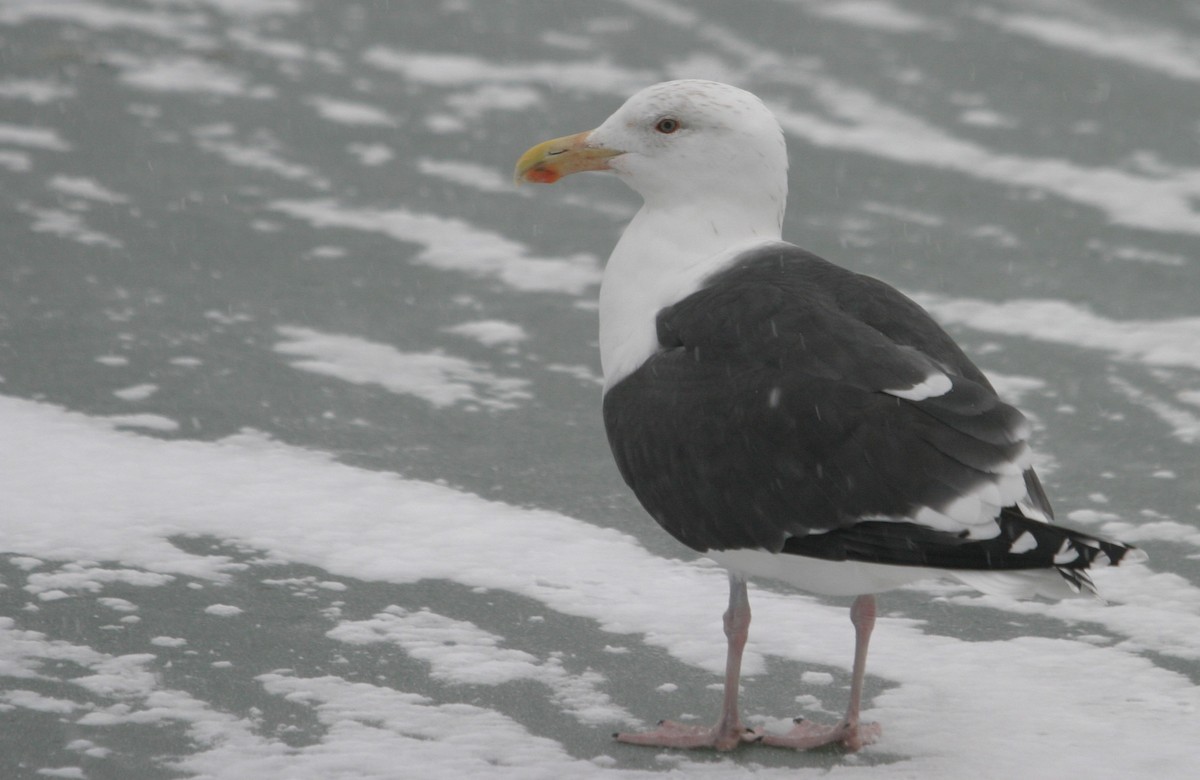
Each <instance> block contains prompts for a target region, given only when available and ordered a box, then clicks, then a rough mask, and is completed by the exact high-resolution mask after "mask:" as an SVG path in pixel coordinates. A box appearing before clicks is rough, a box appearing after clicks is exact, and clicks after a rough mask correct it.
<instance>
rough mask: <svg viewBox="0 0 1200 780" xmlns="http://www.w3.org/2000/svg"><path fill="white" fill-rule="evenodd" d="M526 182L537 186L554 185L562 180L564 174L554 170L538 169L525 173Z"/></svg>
mask: <svg viewBox="0 0 1200 780" xmlns="http://www.w3.org/2000/svg"><path fill="white" fill-rule="evenodd" d="M524 176H525V180H526V181H531V182H534V183H535V184H553V183H554V182H556V181H558V180H559V179H561V178H562V174H560V173H559V172H558V171H556V170H553V169H552V168H543V167H540V166H539V167H537V168H533V169H531V170H528V171H525V174H524Z"/></svg>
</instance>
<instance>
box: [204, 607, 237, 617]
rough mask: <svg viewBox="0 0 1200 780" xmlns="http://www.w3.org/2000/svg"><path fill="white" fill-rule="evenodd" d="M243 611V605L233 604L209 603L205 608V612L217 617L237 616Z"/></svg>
mask: <svg viewBox="0 0 1200 780" xmlns="http://www.w3.org/2000/svg"><path fill="white" fill-rule="evenodd" d="M243 611H244V610H243V609H242V608H241V607H235V606H233V605H232V604H209V605H208V606H207V607H205V608H204V614H206V615H215V616H216V617H236V616H238V615H240V614H242V612H243Z"/></svg>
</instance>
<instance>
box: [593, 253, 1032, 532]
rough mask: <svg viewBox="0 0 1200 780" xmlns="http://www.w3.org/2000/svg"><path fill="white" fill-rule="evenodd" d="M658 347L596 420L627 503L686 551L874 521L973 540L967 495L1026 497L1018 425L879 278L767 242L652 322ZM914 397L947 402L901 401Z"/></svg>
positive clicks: (974, 516)
mask: <svg viewBox="0 0 1200 780" xmlns="http://www.w3.org/2000/svg"><path fill="white" fill-rule="evenodd" d="M658 338H659V342H660V347H661V348H660V351H659V352H658V353H656V354H655V355H654V356H652V357H651V358H650V359H648V360H647V361H646V362H645V363H644V364H643V365H642V366H641V367H640V368H639V369H638V370H636V371H634V372H633V373H631V374H630V375H628V376H627V377H625V378H624V379H622V380H621V381H620V382H618V383H616V384H615V385H614V386H612V387H611V388H609V390H608V392H607V393H606V394H605V398H604V418H605V425H606V429H607V432H608V437H609V443H610V445H611V447H612V450H613V454H614V455H615V457H616V460H617V464H618V467H619V468H620V470H621V473H622V475H623V476H624V478H625V480H626V481H627V482H628V483H629V485H630V486H631V487H632V488H633V490H634V492H635V493H636V494H637V496H638V498H639V500H640V501H641V502H642V504H643V505H644V506H645V507H646V509H647V510H648V511H649V512H650V514H651V515H653V516H654V517H655V519H656V520H658V522H659V523H660V524H662V525H663V527H664V528H666V530H667V531H669V532H670V533H671V534H673V535H674V536H675V537H676V538H677V539H679V540H680V541H682V542H683V543H685V544H687V545H689V546H690V547H692V548H694V549H697V550H701V551H704V550H709V549H731V548H743V547H756V548H764V549H768V550H772V551H780V550H782V548H783V545H784V543H785V541H786V540H787V539H789V538H792V537H801V536H805V535H807V534H809V533H812V532H822V531H829V530H832V529H839V528H847V527H849V526H852V525H853V524H855V523H857V522H859V521H862V520H869V519H879V518H892V519H899V518H910V519H912V520H913V521H914V522H916V523H918V524H923V525H924V526H926V527H929V528H933V529H934V530H936V531H938V532H941V533H946V534H950V535H960V534H961V535H962V536H969V535H970V534H971V532H972V530H973V527H974V526H977V524H978V523H979V522H980V517H979V516H978V513H977V512H975V510H974V509H972V508H971V506H973V501H974V499H975V498H977V497H980V496H982V497H984V498H985V499H992V500H996V499H997V497H999V498H1000V499H1002V500H998V503H1013V500H1015V499H1012V500H1010V499H1011V494H1013V491H1014V487H1013V485H1014V483H1016V484H1017V485H1018V488H1017V489H1016V490H1017V492H1019V493H1020V494H1022V497H1023V496H1024V493H1025V492H1026V491H1025V487H1024V486H1025V480H1024V479H1023V477H1022V469H1023V468H1024V466H1023V465H1022V464H1023V462H1024V459H1025V456H1026V449H1027V448H1026V444H1025V438H1026V436H1027V435H1028V426H1027V424H1026V422H1025V420H1024V418H1023V417H1022V415H1021V414H1020V413H1019V412H1018V411H1017V410H1016V409H1014V408H1012V407H1011V406H1008V405H1007V404H1004V403H1003V402H1001V401H1000V400H999V398H997V396H996V394H995V392H994V391H993V390H992V388H991V386H990V385H989V384H988V382H987V380H986V378H984V376H983V374H982V373H981V372H980V371H979V370H978V369H977V368H976V367H975V366H974V365H973V364H972V363H971V362H970V360H968V359H967V358H966V356H965V355H964V354H963V353H962V351H961V350H960V349H959V348H958V347H957V345H955V344H954V342H953V340H951V339H950V337H949V336H948V335H947V334H946V333H945V332H944V331H943V330H942V329H941V328H940V327H939V326H938V325H937V324H936V323H935V322H934V321H933V320H932V319H931V318H930V317H929V315H928V314H926V313H925V311H924V310H922V309H921V308H920V307H919V306H917V305H916V304H915V303H913V302H912V301H911V300H909V299H908V298H906V297H904V296H903V295H901V294H900V293H899V292H897V291H896V290H894V289H893V288H891V287H889V286H887V285H886V284H883V283H882V282H879V281H877V280H874V279H870V278H868V277H863V276H860V275H858V274H854V273H852V272H849V271H846V270H844V269H841V268H838V267H837V266H834V265H832V264H830V263H827V262H825V261H823V260H821V259H819V258H817V257H815V256H813V255H811V254H809V253H806V252H804V251H803V250H800V249H798V248H793V247H786V246H781V247H779V248H772V249H770V250H767V251H760V252H758V253H756V254H755V255H753V256H750V257H745V258H742V259H741V260H740V261H738V262H736V263H735V264H734V266H733V267H731V268H729V269H727V270H725V271H722V272H720V273H719V274H717V275H715V276H714V277H712V278H711V279H709V280H708V282H707V284H706V285H705V286H704V287H703V288H702V289H701V290H699V291H698V292H696V293H694V294H692V295H690V296H688V297H687V298H685V299H684V300H682V301H680V302H678V303H676V304H675V305H673V306H670V307H668V308H666V309H664V310H663V311H662V312H660V314H659V317H658ZM936 376H942V377H944V379H942V380H939V381H938V382H932V383H931V382H930V377H936ZM947 380H948V381H947ZM939 383H940V384H942V385H944V388H943V387H938V386H937V385H939ZM922 386H929V387H932V388H933V389H934V390H940V389H944V392H941V393H940V394H934V395H930V396H929V397H921V392H920V391H919V390H917V391H915V392H911V393H910V394H911V395H912V396H913V397H912V398H905V397H901V395H903V394H904V393H905V392H906V391H912V390H913V388H918V389H919V388H921V387H922ZM896 393H900V394H901V395H897V394H896ZM964 498H966V499H967V500H966V501H965V502H964V500H963V499H964ZM964 503H965V505H967V508H966V509H964V508H963V507H964ZM964 513H965V514H964ZM985 514H987V515H988V516H987V518H986V519H987V520H989V521H990V520H991V519H992V518H994V517H995V516H998V515H999V506H996V508H995V512H993V513H990V514H989V513H986V512H985ZM974 530H977V531H982V533H981V535H986V534H987V533H988V531H987V530H986V529H980V528H978V527H974ZM991 533H993V534H994V533H995V529H994V527H993V528H992V529H991Z"/></svg>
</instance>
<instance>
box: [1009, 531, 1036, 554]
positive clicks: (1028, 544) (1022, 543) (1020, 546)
mask: <svg viewBox="0 0 1200 780" xmlns="http://www.w3.org/2000/svg"><path fill="white" fill-rule="evenodd" d="M1037 546H1038V543H1037V539H1034V538H1033V534H1031V533H1029V532H1028V531H1026V532H1025V533H1023V534H1021V535H1020V536H1018V537H1017V538H1016V539H1014V540H1013V543H1012V544H1011V545H1010V546H1009V548H1008V551H1009V552H1010V553H1012V554H1014V555H1020V554H1021V553H1024V552H1029V551H1030V550H1036V549H1037Z"/></svg>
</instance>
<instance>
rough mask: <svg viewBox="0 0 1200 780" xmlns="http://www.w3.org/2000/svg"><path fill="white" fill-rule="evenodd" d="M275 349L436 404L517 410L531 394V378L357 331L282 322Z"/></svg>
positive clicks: (301, 365) (322, 369)
mask: <svg viewBox="0 0 1200 780" xmlns="http://www.w3.org/2000/svg"><path fill="white" fill-rule="evenodd" d="M278 331H279V334H280V335H281V336H283V337H284V340H283V341H280V342H279V343H277V344H276V345H275V351H276V352H280V353H282V354H285V355H290V356H295V357H297V358H298V359H293V360H291V365H292V367H294V368H297V369H300V370H302V371H311V372H313V373H317V374H323V375H325V376H331V377H334V378H337V379H341V380H343V381H345V382H351V383H353V384H374V385H380V386H382V387H384V388H385V389H387V390H389V391H390V392H393V393H399V394H402V395H411V396H415V397H417V398H420V399H421V400H423V401H426V402H428V403H430V404H433V405H434V406H436V407H449V406H454V405H457V404H465V405H474V406H481V407H484V408H487V409H493V410H505V409H514V408H516V407H517V406H519V405H520V404H521V403H522V402H524V401H526V400H528V399H530V398H532V396H531V395H530V393H529V391H528V389H527V388H528V387H529V381H528V380H526V379H520V378H515V377H501V376H498V375H496V374H494V373H493V372H491V371H490V370H488V369H487V368H486V367H485V366H483V365H481V364H477V363H472V362H470V361H468V360H464V359H463V358H458V357H454V356H453V355H446V354H443V353H441V352H403V351H401V350H398V349H396V348H395V347H392V346H390V345H387V344H378V343H374V342H370V341H367V340H365V339H360V338H355V337H353V336H347V335H341V334H334V333H321V332H319V331H316V330H313V329H311V328H301V327H296V326H281V327H279V328H278Z"/></svg>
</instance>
